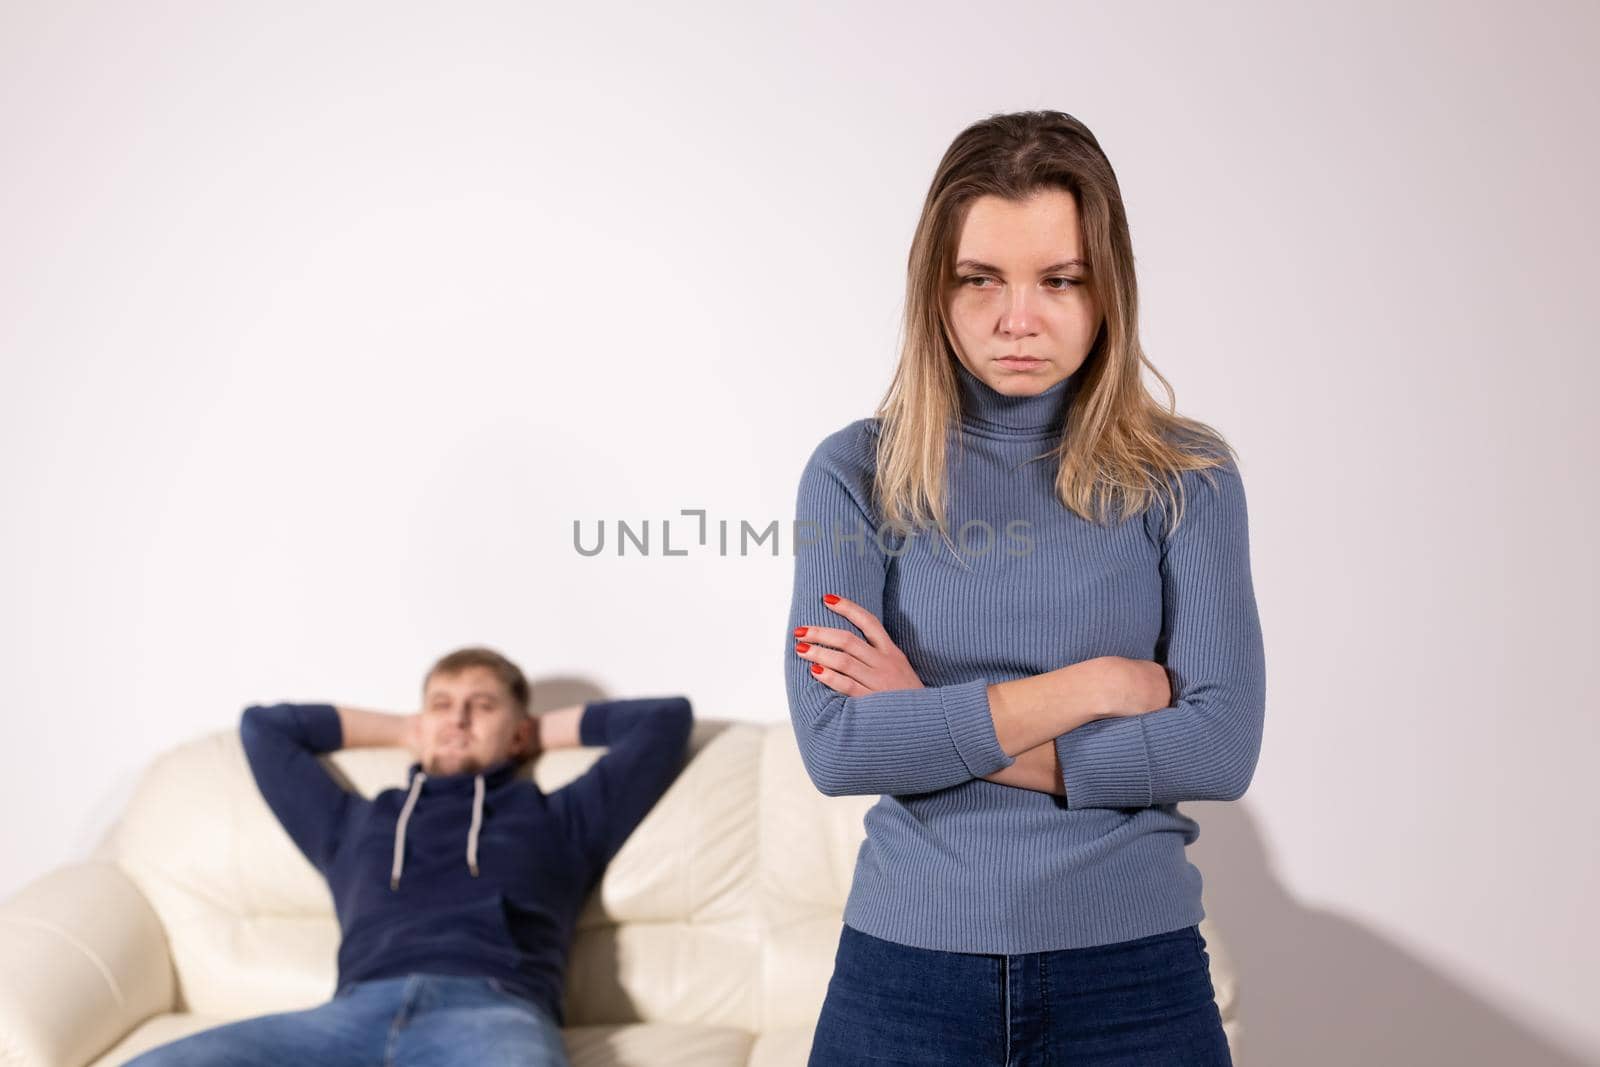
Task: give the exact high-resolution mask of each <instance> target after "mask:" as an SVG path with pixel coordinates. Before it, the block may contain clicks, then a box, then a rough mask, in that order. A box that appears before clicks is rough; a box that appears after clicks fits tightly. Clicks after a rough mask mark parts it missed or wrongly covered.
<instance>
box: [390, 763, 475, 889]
mask: <svg viewBox="0 0 1600 1067" xmlns="http://www.w3.org/2000/svg"><path fill="white" fill-rule="evenodd" d="M427 777H428V776H427V775H426V774H424V773H423V772H422V771H420V770H419V771H418V772H417V774H416V777H414V778H412V779H411V792H410V793H408V794H407V795H406V803H405V807H403V808H401V809H400V819H399V821H398V822H396V823H395V824H394V863H393V864H391V865H390V867H389V888H390V889H399V888H400V870H401V868H402V867H404V866H405V858H406V823H408V822H410V821H411V811H412V809H413V808H415V807H416V806H417V797H418V796H420V795H421V794H422V783H423V782H424V781H425V780H426V779H427ZM482 826H483V775H481V774H480V775H477V776H476V777H474V778H473V780H472V828H471V829H469V830H468V831H467V869H468V870H469V871H471V872H472V877H474V878H476V877H478V830H479V829H480V828H482Z"/></svg>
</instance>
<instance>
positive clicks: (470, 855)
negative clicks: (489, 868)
mask: <svg viewBox="0 0 1600 1067" xmlns="http://www.w3.org/2000/svg"><path fill="white" fill-rule="evenodd" d="M482 825H483V775H481V774H480V775H478V777H477V778H475V779H473V782H472V829H470V830H468V831H467V870H469V871H471V872H472V877H474V878H476V877H478V827H480V826H482Z"/></svg>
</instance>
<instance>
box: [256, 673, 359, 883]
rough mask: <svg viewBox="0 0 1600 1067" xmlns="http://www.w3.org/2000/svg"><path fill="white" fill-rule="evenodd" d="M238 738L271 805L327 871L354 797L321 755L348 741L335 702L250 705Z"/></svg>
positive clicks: (303, 849)
mask: <svg viewBox="0 0 1600 1067" xmlns="http://www.w3.org/2000/svg"><path fill="white" fill-rule="evenodd" d="M239 739H240V741H241V742H242V743H243V745H244V752H245V758H246V760H248V761H249V764H250V773H251V774H252V775H254V777H255V780H256V786H257V788H259V789H260V790H261V795H262V797H263V798H265V800H266V802H267V806H268V807H269V808H271V809H272V813H273V814H274V815H276V816H277V817H278V822H280V823H282V824H283V828H284V830H286V831H287V832H288V834H289V837H290V838H291V839H292V840H293V841H294V843H295V845H296V846H297V847H298V848H299V849H300V851H301V852H302V853H304V854H305V857H306V858H307V859H308V860H310V861H311V862H312V864H314V865H315V866H316V867H317V868H318V869H319V870H326V869H327V867H328V865H329V864H330V863H331V862H332V860H333V856H334V852H335V851H336V850H337V849H338V847H339V832H340V829H341V827H342V826H343V825H344V817H345V814H346V812H347V811H348V810H349V806H350V804H351V803H352V801H353V799H354V798H353V796H352V794H351V793H349V792H348V791H346V790H345V788H344V787H343V786H341V785H340V784H339V783H338V782H336V781H334V779H333V777H332V776H331V775H330V774H328V771H327V769H326V768H325V767H323V765H322V762H321V761H320V760H319V759H317V756H318V754H319V753H323V752H331V751H333V750H334V749H336V748H340V747H341V746H342V745H343V744H344V731H343V729H342V728H341V726H340V724H339V712H338V709H336V708H335V707H334V706H333V705H332V704H273V705H270V706H262V705H259V704H252V705H251V706H250V707H247V708H245V709H244V714H243V715H241V716H240V718H239Z"/></svg>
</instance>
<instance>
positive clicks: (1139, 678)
mask: <svg viewBox="0 0 1600 1067" xmlns="http://www.w3.org/2000/svg"><path fill="white" fill-rule="evenodd" d="M1086 665H1087V666H1090V667H1093V668H1094V670H1095V676H1096V678H1097V679H1098V682H1099V693H1100V700H1101V703H1102V706H1103V708H1104V712H1105V715H1106V716H1108V717H1117V716H1124V715H1143V714H1144V713H1145V712H1147V711H1160V710H1161V709H1162V708H1164V707H1167V706H1169V705H1170V704H1171V703H1172V682H1171V680H1170V679H1169V678H1168V677H1167V669H1166V668H1165V667H1164V666H1162V665H1161V664H1159V663H1157V662H1155V661H1154V660H1149V659H1128V658H1127V657H1126V656H1097V657H1096V658H1094V659H1092V660H1088V661H1087V663H1086Z"/></svg>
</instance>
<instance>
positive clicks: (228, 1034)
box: [127, 974, 568, 1067]
mask: <svg viewBox="0 0 1600 1067" xmlns="http://www.w3.org/2000/svg"><path fill="white" fill-rule="evenodd" d="M135 1064H136V1065H138V1067H193V1065H199V1064H207V1065H218V1067H220V1065H223V1064H226V1065H228V1067H285V1065H288V1067H310V1065H313V1064H314V1065H317V1067H345V1065H349V1067H379V1065H383V1067H436V1065H443V1064H450V1065H456V1064H473V1065H474V1067H477V1065H482V1067H501V1065H503V1067H568V1060H567V1053H566V1047H565V1045H563V1043H562V1041H561V1029H560V1027H558V1026H557V1025H556V1022H555V1020H554V1019H553V1018H551V1016H550V1014H549V1013H548V1012H547V1011H545V1010H544V1009H543V1008H541V1007H539V1006H538V1005H537V1004H534V1003H533V1002H532V1001H529V1000H527V999H525V998H523V997H519V996H516V995H515V994H513V993H510V992H507V991H506V990H505V989H504V988H502V987H501V986H500V985H499V983H497V982H496V981H495V980H494V979H492V978H465V977H460V976H456V975H435V974H413V975H409V976H406V977H402V978H383V979H378V980H375V981H371V982H357V983H355V984H354V985H352V986H350V987H349V988H348V989H346V990H344V991H343V992H341V993H339V994H338V995H336V996H335V997H334V998H333V999H332V1000H330V1001H328V1003H326V1004H323V1005H321V1006H320V1007H315V1008H308V1009H306V1010H305V1011H290V1012H282V1013H279V1014H277V1015H262V1016H258V1017H256V1018H253V1019H241V1020H240V1021H238V1022H234V1023H228V1024H227V1025H224V1026H218V1027H216V1028H214V1029H211V1030H202V1031H201V1032H200V1033H197V1034H190V1035H189V1036H188V1037H184V1038H180V1039H178V1040H177V1041H173V1042H171V1043H170V1044H166V1045H163V1046H161V1047H160V1048H155V1049H151V1050H150V1051H149V1052H146V1053H145V1054H144V1055H142V1056H136V1057H134V1058H133V1059H131V1060H129V1061H128V1065H127V1067H133V1065H135Z"/></svg>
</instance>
